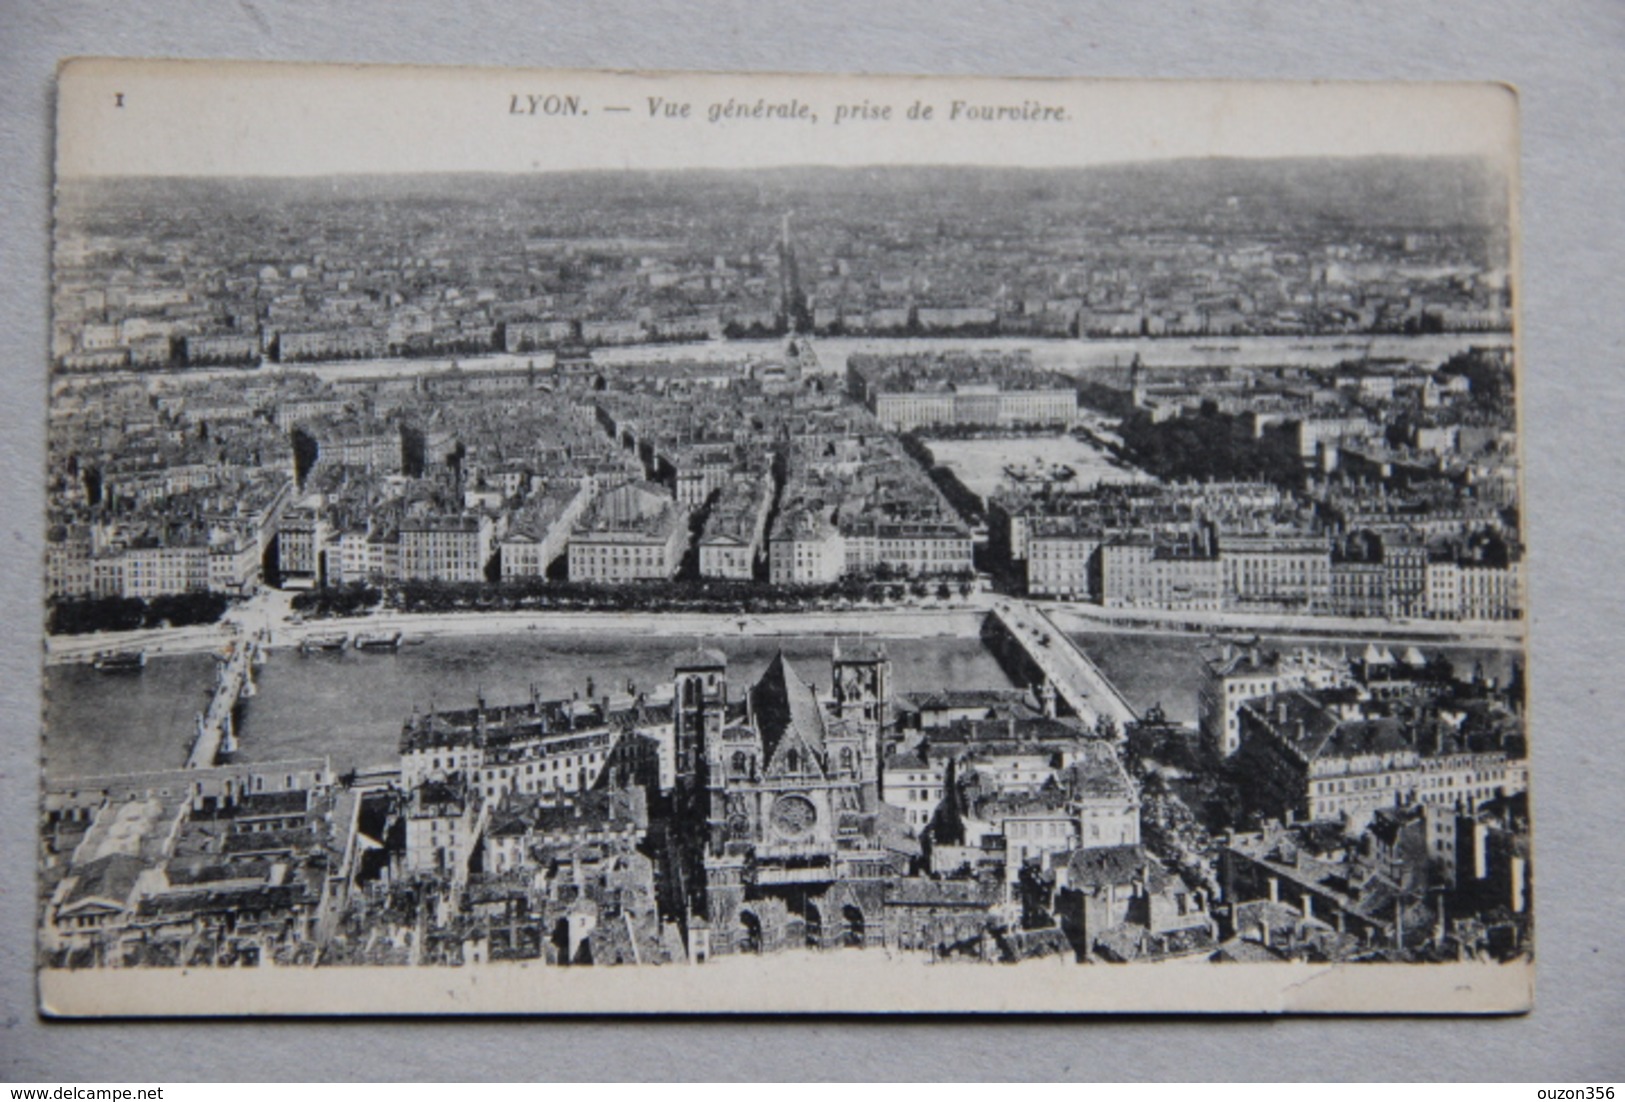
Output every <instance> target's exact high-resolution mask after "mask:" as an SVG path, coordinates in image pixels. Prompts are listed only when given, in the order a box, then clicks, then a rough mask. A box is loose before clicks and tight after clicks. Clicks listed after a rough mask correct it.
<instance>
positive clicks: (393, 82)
mask: <svg viewBox="0 0 1625 1102" xmlns="http://www.w3.org/2000/svg"><path fill="white" fill-rule="evenodd" d="M59 82H60V83H59V95H58V135H57V172H58V177H59V179H64V180H65V179H72V178H76V177H84V176H120V175H130V176H321V175H330V174H339V173H404V172H536V171H575V170H582V169H621V168H629V169H663V168H685V167H704V168H765V167H776V166H783V165H805V164H821V165H834V166H846V165H874V164H985V165H999V166H1031V167H1064V166H1086V165H1094V164H1105V163H1114V162H1125V161H1149V160H1161V159H1173V158H1185V157H1207V156H1223V157H1288V156H1291V157H1305V156H1310V157H1312V156H1366V155H1398V156H1481V157H1489V158H1494V159H1499V160H1501V161H1502V162H1503V163H1504V164H1507V165H1508V166H1510V164H1511V163H1512V160H1513V159H1514V158H1515V156H1516V146H1517V138H1516V132H1517V123H1516V118H1517V104H1516V96H1515V94H1514V93H1513V92H1512V91H1511V90H1510V89H1509V88H1507V87H1505V86H1503V85H1497V84H1487V83H1486V84H1470V83H1458V84H1420V83H1418V84H1376V83H1370V84H1362V83H1280V84H1270V83H1252V82H1241V81H1237V82H1226V81H1084V80H1063V79H1054V80H1034V79H1024V80H988V79H980V78H977V79H970V78H937V77H857V76H854V77H840V76H826V75H788V74H785V75H778V74H755V75H734V74H672V73H648V74H632V73H598V72H587V71H579V70H576V71H571V70H555V71H527V70H501V69H460V68H434V67H407V66H349V65H293V64H275V63H262V62H158V61H128V60H107V59H80V60H75V61H70V62H67V63H65V65H64V66H63V68H62V69H61V70H60V72H59ZM533 97H534V98H533ZM956 101H957V102H958V103H959V104H960V105H961V106H960V110H959V117H957V118H955V117H954V105H955V103H956ZM730 103H731V104H733V105H734V106H735V107H736V108H744V109H745V111H746V112H747V113H746V114H745V116H744V117H739V116H738V115H735V116H734V117H728V116H726V115H721V116H719V117H715V118H713V115H714V114H715V113H716V111H717V110H718V109H720V108H723V107H726V106H727V105H729V104H730ZM758 104H760V105H761V108H762V111H761V115H763V116H765V117H753V115H752V114H751V112H754V111H755V110H756V109H757V106H758ZM685 105H686V107H687V111H686V113H685V112H684V106H685ZM1000 106H1004V107H1009V108H1015V109H1016V112H1015V113H1016V115H1017V116H1018V117H1015V118H1005V119H1002V120H1001V119H995V120H990V121H988V120H981V119H972V118H969V117H967V116H969V115H970V114H972V113H973V109H981V108H997V107H1000ZM614 108H621V109H622V110H614ZM843 108H844V111H843ZM886 108H889V109H890V116H889V118H882V117H880V115H881V113H882V111H883V110H884V109H886ZM926 108H929V109H930V112H931V115H930V117H929V118H925V117H922V116H923V115H924V113H925V109H926ZM911 109H913V110H912V111H911ZM786 115H788V116H789V117H784V116H786Z"/></svg>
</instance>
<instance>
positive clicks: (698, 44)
mask: <svg viewBox="0 0 1625 1102" xmlns="http://www.w3.org/2000/svg"><path fill="white" fill-rule="evenodd" d="M88 54H98V55H117V56H171V57H232V58H261V59H273V58H280V59H297V60H332V61H394V62H422V63H433V64H464V65H468V64H477V65H491V66H584V67H598V68H661V69H730V70H770V71H835V72H876V73H885V72H895V73H938V74H947V75H953V74H972V73H976V74H989V75H1009V76H1017V75H1045V76H1165V77H1197V76H1201V77H1278V78H1299V79H1303V78H1312V79H1321V78H1324V79H1360V80H1373V79H1407V80H1436V79H1452V80H1459V79H1473V80H1478V79H1494V80H1503V81H1508V82H1511V83H1514V84H1516V85H1517V86H1518V87H1519V89H1520V92H1521V96H1522V113H1523V143H1524V145H1523V165H1522V172H1523V204H1522V216H1523V250H1524V252H1523V258H1524V269H1523V295H1524V298H1523V322H1524V331H1523V339H1524V353H1525V359H1524V371H1525V374H1524V381H1525V391H1524V407H1523V409H1524V418H1525V448H1526V453H1525V454H1526V456H1527V460H1528V478H1527V490H1528V502H1529V504H1528V510H1527V512H1528V521H1529V523H1528V528H1529V543H1530V547H1531V575H1532V580H1531V590H1532V594H1531V605H1532V608H1533V610H1534V617H1533V640H1534V657H1533V662H1532V666H1531V678H1532V687H1533V705H1532V707H1533V711H1534V713H1535V714H1534V739H1533V740H1532V741H1533V744H1534V754H1535V765H1534V777H1535V781H1534V784H1535V791H1534V800H1535V817H1536V822H1537V826H1536V828H1535V829H1536V850H1537V857H1536V865H1535V867H1536V875H1537V889H1536V900H1537V904H1536V906H1537V914H1538V915H1539V920H1540V929H1539V933H1538V935H1537V946H1538V952H1539V965H1538V976H1537V989H1536V1010H1535V1012H1534V1013H1533V1014H1531V1015H1529V1016H1527V1017H1523V1018H1513V1019H1497V1020H1427V1019H1404V1018H1385V1019H1341V1020H1286V1021H1271V1020H1205V1019H1184V1020H1161V1021H1144V1020H1136V1021H1120V1020H1118V1021H1114V1020H1108V1019H1088V1020H1083V1019H1070V1020H1059V1021H1057V1020H1019V1021H1008V1020H1004V1021H1001V1020H992V1019H961V1020H936V1021H889V1020H884V1019H879V1020H875V1019H871V1020H844V1021H828V1020H822V1021H806V1020H800V1021H798V1020H787V1021H779V1022H775V1021H763V1020H751V1021H726V1020H724V1021H714V1020H713V1021H681V1022H635V1021H549V1022H531V1021H483V1022H460V1021H452V1022H446V1021H434V1022H413V1021H398V1022H387V1021H367V1022H345V1023H330V1022H267V1023H256V1022H206V1023H195V1024H179V1023H117V1024H95V1025H85V1024H59V1023H46V1022H41V1021H39V1020H38V1019H37V1018H36V1016H35V1012H34V987H33V976H32V944H33V921H34V903H33V890H32V869H33V852H34V831H35V818H34V808H35V804H36V798H37V797H36V793H37V784H38V765H37V758H38V755H37V747H38V742H37V739H38V730H39V712H40V699H39V665H40V649H39V639H38V631H39V629H38V626H37V625H38V624H39V621H40V606H39V600H40V590H39V585H40V582H39V575H40V573H41V570H40V569H39V564H40V562H41V558H40V556H41V552H42V540H43V532H42V531H41V528H42V525H41V521H40V518H41V511H42V508H43V506H42V501H41V484H42V469H43V454H44V445H43V435H44V433H43V424H44V410H45V389H44V379H45V371H44V363H45V348H46V343H47V336H48V328H47V322H46V309H47V301H48V299H47V293H46V290H47V273H48V258H47V252H48V249H47V246H48V225H49V221H48V196H49V181H50V168H49V164H50V151H51V119H50V109H51V106H52V75H53V69H54V66H55V63H56V61H57V60H58V59H59V58H63V57H69V56H74V55H88ZM1622 72H1625V4H1622V3H1620V2H1619V0H1561V2H1548V3H1544V4H1541V3H1528V2H1516V0H1506V2H1503V0H1496V2H1483V3H1471V2H1465V0H1463V2H1457V3H1436V2H1435V3H1424V2H1420V0H1409V2H1393V0H1384V2H1376V3H1360V4H1348V3H1336V4H1327V3H1318V2H1315V3H1297V4H1292V3H1255V2H1243V0H1230V2H1221V3H1209V4H1198V3H1194V2H1177V3H1160V4H1155V5H1151V4H1143V3H1135V2H1133V0H1110V2H1100V3H1089V4H1079V5H1072V4H1065V3H1061V2H1051V3H1040V2H1032V3H1023V4H1010V5H984V4H979V3H975V2H974V0H971V2H961V0H952V2H949V0H938V2H935V3H906V4H889V5H888V4H881V3H875V2H873V0H856V2H854V0H828V2H825V3H820V4H807V3H785V2H771V3H770V2H753V3H711V4H684V3H680V2H678V0H667V2H665V3H661V2H659V0H644V2H631V0H609V2H605V0H599V2H597V3H595V4H593V5H591V6H590V8H589V7H587V6H585V5H583V6H581V7H580V10H577V9H576V6H575V5H566V4H523V3H515V2H493V0H482V2H473V3H470V2H463V3H446V2H443V0H442V2H440V3H434V2H430V0H412V2H401V3H387V2H383V0H369V2H365V3H348V4H328V3H322V2H319V0H302V2H295V3H283V4H273V3H269V2H257V0H237V2H236V3H235V4H224V3H221V4H216V3H203V2H195V3H194V2H186V0H168V2H160V0H124V2H122V3H120V4H117V5H116V6H115V5H102V4H96V5H92V4H88V3H61V4H54V5H45V4H32V3H28V2H27V0H0V150H3V152H4V156H3V157H0V206H3V218H4V227H3V232H0V250H3V254H0V255H3V256H4V263H3V265H0V278H3V284H0V387H3V401H0V547H3V549H4V551H5V557H4V564H5V565H4V584H3V587H0V612H3V615H4V618H5V623H6V624H7V630H5V631H0V735H3V739H0V847H3V855H4V863H3V865H0V868H3V870H4V880H3V884H4V888H5V890H4V891H3V892H0V1080H10V1081H28V1080H38V1081H41V1082H44V1081H47V1080H49V1081H51V1082H53V1083H67V1082H74V1081H79V1082H85V1081H123V1082H126V1083H133V1082H139V1081H143V1080H145V1081H154V1080H194V1079H224V1080H230V1079H238V1080H278V1079H335V1078H357V1079H389V1078H435V1079H480V1078H493V1079H512V1078H560V1079H570V1078H636V1079H649V1078H684V1079H688V1078H702V1077H703V1078H723V1079H733V1078H832V1077H834V1078H875V1079H896V1078H915V1079H921V1078H960V1079H963V1078H981V1077H989V1078H992V1077H998V1078H1082V1079H1197V1080H1208V1079H1315V1078H1329V1079H1435V1078H1437V1079H1448V1080H1462V1079H1507V1080H1536V1081H1539V1082H1540V1083H1542V1084H1543V1085H1555V1084H1558V1083H1567V1084H1575V1083H1585V1082H1598V1081H1602V1080H1607V1079H1609V1078H1612V1079H1614V1080H1618V1079H1620V1078H1621V1072H1622V1070H1625V1053H1622V1048H1625V938H1622V936H1621V933H1622V918H1625V891H1622V888H1621V884H1622V880H1621V872H1622V869H1625V862H1622V861H1621V855H1620V846H1619V840H1620V838H1619V835H1620V827H1621V825H1622V816H1621V813H1620V810H1619V807H1620V804H1619V801H1620V800H1621V798H1622V796H1625V764H1622V762H1625V737H1622V733H1621V732H1620V731H1619V730H1618V729H1617V726H1618V719H1617V716H1618V713H1619V705H1620V702H1621V701H1620V698H1621V692H1620V689H1619V685H1620V683H1621V678H1620V673H1621V661H1620V659H1621V654H1620V651H1621V647H1620V635H1619V626H1620V625H1621V623H1622V620H1621V615H1620V613H1621V605H1622V603H1625V602H1622V599H1621V587H1620V585H1619V583H1618V579H1619V577H1620V570H1621V567H1622V565H1625V564H1622V562H1621V555H1620V545H1621V537H1622V522H1621V512H1620V510H1619V507H1618V506H1619V503H1620V500H1621V494H1620V492H1619V487H1618V484H1617V481H1616V480H1617V479H1618V476H1619V475H1620V473H1621V458H1622V450H1621V440H1622V438H1625V417H1622V415H1625V386H1622V385H1621V381H1620V378H1619V374H1618V373H1619V371H1620V369H1621V364H1620V352H1621V346H1622V344H1625V325H1622V321H1621V317H1622V314H1621V304H1622V303H1625V280H1622V279H1621V275H1620V270H1621V269H1620V264H1619V262H1618V260H1617V258H1616V252H1617V247H1618V245H1619V244H1620V243H1621V242H1622V241H1625V220H1622V218H1621V213H1622V210H1621V203H1620V200H1619V195H1620V193H1621V181H1622V179H1625V157H1622V147H1621V140H1620V138H1621V132H1622V126H1621V107H1622V106H1625V104H1622V102H1621V101H1622V99H1625V97H1622V95H1621V88H1622V82H1625V77H1622Z"/></svg>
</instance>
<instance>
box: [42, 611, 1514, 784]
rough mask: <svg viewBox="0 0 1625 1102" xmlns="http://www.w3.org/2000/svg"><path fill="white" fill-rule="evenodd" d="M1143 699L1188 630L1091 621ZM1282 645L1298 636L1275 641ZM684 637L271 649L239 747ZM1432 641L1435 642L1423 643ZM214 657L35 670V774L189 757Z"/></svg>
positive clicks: (1470, 656)
mask: <svg viewBox="0 0 1625 1102" xmlns="http://www.w3.org/2000/svg"><path fill="white" fill-rule="evenodd" d="M1076 638H1077V639H1078V641H1079V642H1080V644H1081V645H1082V646H1083V647H1084V649H1085V651H1086V652H1087V653H1088V654H1089V655H1090V657H1091V658H1093V659H1094V661H1095V662H1096V663H1097V664H1099V666H1100V667H1101V669H1102V671H1103V672H1104V673H1105V674H1106V675H1107V677H1109V678H1110V679H1111V680H1112V681H1113V682H1114V683H1115V684H1116V685H1117V686H1118V687H1119V688H1120V689H1121V690H1122V691H1123V693H1124V694H1125V695H1126V696H1127V698H1128V700H1129V702H1130V703H1131V704H1132V705H1133V706H1134V707H1135V708H1136V709H1137V710H1140V711H1143V710H1144V709H1146V708H1148V707H1149V706H1150V705H1152V704H1156V703H1160V704H1161V705H1162V706H1163V708H1164V710H1165V711H1166V712H1167V713H1168V716H1169V718H1170V719H1173V720H1175V721H1180V722H1187V723H1189V722H1193V721H1194V719H1195V716H1196V690H1197V686H1198V684H1199V682H1200V679H1201V663H1200V659H1199V657H1198V654H1197V648H1198V646H1199V645H1200V644H1201V640H1200V639H1199V638H1197V637H1194V636H1184V635H1156V634H1148V633H1128V632H1091V633H1088V634H1086V635H1079V636H1077V637H1076ZM706 643H707V645H712V646H717V647H718V648H719V649H721V650H722V651H723V652H724V653H725V654H726V655H727V656H728V659H729V675H730V681H731V683H732V684H733V686H734V687H735V692H738V691H741V690H742V689H743V688H744V686H746V685H747V684H749V683H750V682H751V681H753V680H754V679H755V678H756V677H757V675H759V674H760V672H761V671H762V669H763V667H765V666H766V665H767V663H768V662H769V661H770V660H771V659H772V657H773V655H774V653H775V652H776V651H778V650H780V649H782V650H783V651H784V654H785V657H786V658H788V659H790V660H791V661H792V662H793V663H794V665H795V667H796V669H797V671H798V672H800V673H801V675H802V676H803V677H804V678H806V680H807V681H808V682H810V683H812V684H813V685H815V686H819V685H822V686H827V685H828V683H829V675H830V670H829V658H830V638H829V637H827V636H801V637H771V638H764V637H746V638H735V639H725V640H721V641H713V640H706ZM1282 645H1283V646H1288V647H1293V646H1297V645H1298V644H1296V643H1284V644H1282ZM885 646H886V650H887V653H888V654H889V655H890V657H891V660H892V685H893V689H894V691H901V692H908V691H924V690H931V689H938V688H943V687H948V686H951V687H954V688H994V687H998V688H1002V687H1008V686H1009V685H1010V680H1009V678H1008V677H1007V676H1006V675H1005V673H1004V671H1003V669H1002V668H1001V667H1000V666H999V665H998V663H997V662H996V661H995V660H994V658H993V657H992V655H991V654H990V653H988V651H987V650H986V649H985V648H984V647H983V646H982V644H981V641H980V640H979V639H976V638H974V637H971V638H941V637H937V638H925V639H888V640H885ZM685 649H687V644H685V643H683V642H681V641H679V640H676V639H672V638H669V637H668V638H651V639H642V640H626V639H620V638H615V637H612V636H594V635H559V634H546V633H542V634H533V633H528V632H527V633H524V634H519V635H500V636H461V637H445V638H437V639H431V640H429V641H427V642H424V643H422V644H421V645H418V646H408V647H405V648H403V649H402V650H400V651H399V652H397V653H358V652H356V651H354V650H345V651H342V652H338V653H335V654H312V655H308V656H304V655H300V654H298V653H295V652H293V651H288V650H281V651H277V652H275V653H274V654H273V655H272V656H271V658H270V660H269V661H268V662H267V663H266V664H265V665H264V666H262V667H260V669H259V670H258V683H259V692H258V694H257V695H255V696H254V697H253V698H251V699H249V700H247V701H246V702H245V703H244V705H243V708H242V711H241V717H242V718H241V727H240V735H241V749H240V751H239V753H238V760H241V761H276V760H280V759H285V758H292V757H303V756H309V755H324V754H325V755H330V756H331V757H332V759H333V763H334V765H335V766H337V767H338V768H340V769H344V768H349V767H351V766H366V765H382V764H389V763H393V761H394V759H395V753H396V740H397V738H398V736H399V734H400V729H401V723H402V721H403V720H404V719H405V718H406V717H407V716H408V715H410V714H411V712H412V709H413V708H414V707H415V708H419V709H426V708H428V707H429V706H430V705H431V704H432V705H434V706H437V707H441V708H448V709H450V708H464V707H468V706H470V705H472V704H473V703H474V701H475V699H476V697H477V696H478V695H479V694H480V693H482V692H483V693H484V694H485V698H486V700H488V701H489V702H491V703H493V704H500V703H508V702H517V701H522V700H525V699H528V697H529V693H530V686H531V685H532V684H534V685H536V686H537V688H538V689H539V690H540V691H541V693H542V694H543V695H544V696H549V697H559V696H569V695H570V694H571V693H572V692H576V691H580V692H582V693H583V694H584V693H585V691H586V683H587V679H588V678H589V677H590V678H592V679H593V681H594V685H593V689H594V692H595V694H602V693H604V692H606V691H614V692H620V691H624V689H625V687H626V683H627V681H628V680H631V681H632V682H633V683H635V684H636V685H637V687H638V688H639V689H640V690H644V691H647V690H652V689H653V688H654V687H655V686H656V685H658V684H661V683H663V682H664V681H665V679H666V678H668V677H669V676H670V675H671V661H672V659H673V658H674V657H675V656H676V654H677V653H679V652H680V651H682V650H685ZM1423 649H1424V651H1431V649H1432V648H1423ZM1442 649H1443V650H1444V651H1445V653H1446V654H1447V655H1448V656H1449V657H1450V658H1451V660H1452V661H1455V662H1456V663H1457V665H1458V668H1459V669H1461V670H1462V672H1466V671H1467V670H1469V669H1471V667H1472V663H1473V662H1475V661H1483V662H1484V665H1485V672H1486V673H1487V674H1488V675H1490V676H1498V677H1502V678H1504V677H1506V675H1507V674H1508V672H1510V669H1511V662H1512V659H1513V656H1514V652H1510V651H1504V650H1486V649H1478V648H1465V647H1460V646H1451V647H1445V648H1442ZM213 661H214V660H213V659H212V658H211V657H209V656H207V655H184V656H175V657H160V658H154V659H152V660H150V661H149V662H148V663H147V668H146V670H145V671H143V672H141V673H138V674H104V673H98V672H97V671H95V670H93V669H91V668H90V667H89V666H87V665H58V666H51V667H49V668H47V670H46V691H47V708H46V717H47V736H46V738H45V743H44V749H45V768H46V775H47V776H48V777H50V778H52V779H60V778H63V777H74V776H88V775H96V774H105V773H123V772H137V771H141V770H146V769H167V768H178V767H180V766H181V765H183V764H184V763H185V760H186V753H187V749H188V747H189V746H190V741H191V739H190V735H191V730H192V723H193V717H194V716H195V714H196V713H197V712H198V711H200V710H201V709H202V708H203V707H204V706H205V704H206V703H207V699H208V698H207V690H208V687H209V685H210V684H211V681H212V679H211V676H210V675H211V668H212V665H213Z"/></svg>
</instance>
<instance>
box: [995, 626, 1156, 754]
mask: <svg viewBox="0 0 1625 1102" xmlns="http://www.w3.org/2000/svg"><path fill="white" fill-rule="evenodd" d="M993 615H994V616H997V617H998V618H999V620H1000V622H1001V623H1003V625H1004V629H1005V631H1006V633H1007V634H1009V636H1010V638H1012V639H1014V640H1015V641H1016V642H1017V643H1019V644H1020V645H1021V648H1022V650H1024V651H1026V652H1027V656H1028V657H1029V658H1031V659H1032V661H1033V664H1034V665H1036V666H1037V667H1038V668H1039V669H1040V670H1041V671H1043V674H1044V676H1045V677H1047V678H1048V679H1049V682H1050V684H1051V685H1053V686H1055V692H1056V695H1058V696H1059V697H1060V698H1061V699H1062V700H1064V701H1065V702H1066V704H1067V707H1069V708H1071V709H1072V711H1073V712H1075V713H1077V715H1078V716H1079V717H1080V718H1081V719H1082V720H1083V721H1084V722H1085V723H1088V724H1091V725H1092V724H1095V723H1097V722H1099V720H1100V717H1101V716H1105V717H1106V718H1108V719H1110V720H1111V721H1112V722H1113V723H1115V724H1116V725H1117V730H1118V731H1119V732H1121V731H1123V730H1124V729H1125V728H1126V727H1127V725H1128V724H1130V723H1132V722H1134V721H1135V720H1137V719H1138V718H1139V717H1138V716H1137V715H1136V714H1135V712H1134V709H1133V708H1132V707H1130V706H1129V702H1128V701H1127V700H1126V699H1125V698H1124V697H1123V694H1122V693H1120V692H1118V691H1117V686H1115V685H1113V684H1112V683H1111V682H1110V681H1108V680H1106V675H1105V674H1103V673H1101V672H1100V669H1099V667H1097V666H1096V665H1095V664H1094V663H1093V662H1091V661H1090V660H1089V656H1088V655H1086V654H1084V653H1083V651H1081V650H1079V649H1078V645H1077V644H1076V643H1074V642H1073V641H1072V640H1071V639H1070V638H1069V637H1068V636H1067V634H1066V632H1064V631H1062V630H1061V629H1060V628H1059V627H1057V626H1056V625H1055V621H1054V620H1051V619H1050V618H1049V614H1048V613H1046V612H1044V611H1043V610H1042V609H1039V608H1036V607H1034V606H1033V605H1030V604H1028V603H1027V602H1025V601H1017V600H1008V601H1000V602H999V603H998V604H997V605H996V606H994V609H993Z"/></svg>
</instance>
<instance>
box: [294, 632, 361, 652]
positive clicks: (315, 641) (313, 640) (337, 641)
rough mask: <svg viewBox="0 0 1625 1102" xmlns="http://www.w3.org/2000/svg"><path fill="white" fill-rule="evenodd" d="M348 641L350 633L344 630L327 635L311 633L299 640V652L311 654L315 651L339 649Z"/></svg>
mask: <svg viewBox="0 0 1625 1102" xmlns="http://www.w3.org/2000/svg"><path fill="white" fill-rule="evenodd" d="M349 642H350V633H349V632H346V631H339V632H333V633H331V634H328V635H311V636H307V637H306V638H304V639H301V640H300V641H299V653H300V654H313V653H315V652H316V651H329V652H331V651H341V650H343V649H344V648H345V645H346V644H348V643H349Z"/></svg>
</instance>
